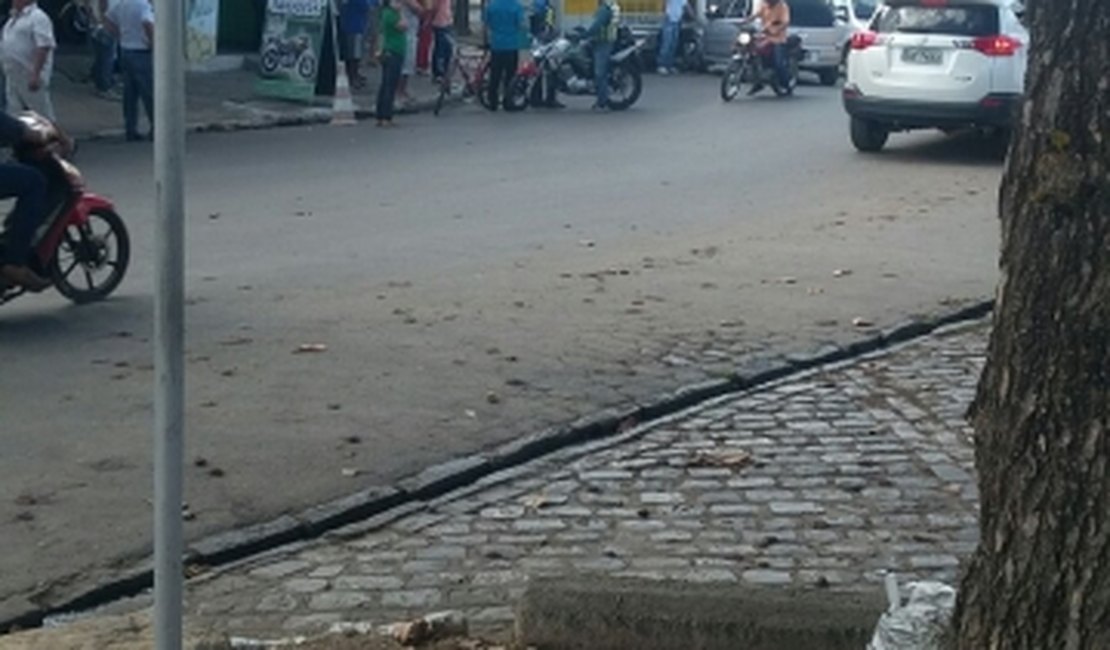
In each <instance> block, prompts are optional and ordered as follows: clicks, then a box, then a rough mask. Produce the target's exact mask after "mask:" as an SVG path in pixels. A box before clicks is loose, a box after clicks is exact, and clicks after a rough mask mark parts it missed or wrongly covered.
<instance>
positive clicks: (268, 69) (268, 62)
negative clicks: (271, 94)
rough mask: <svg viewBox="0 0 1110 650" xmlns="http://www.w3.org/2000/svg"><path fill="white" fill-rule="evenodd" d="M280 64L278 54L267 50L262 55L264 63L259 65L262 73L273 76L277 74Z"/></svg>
mask: <svg viewBox="0 0 1110 650" xmlns="http://www.w3.org/2000/svg"><path fill="white" fill-rule="evenodd" d="M279 63H280V61H279V60H278V55H277V52H274V51H273V50H266V51H265V52H263V53H262V61H261V62H259V65H260V66H261V67H262V72H265V73H266V74H272V73H274V72H277V69H278V64H279Z"/></svg>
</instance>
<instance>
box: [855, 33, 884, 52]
mask: <svg viewBox="0 0 1110 650" xmlns="http://www.w3.org/2000/svg"><path fill="white" fill-rule="evenodd" d="M878 42H879V35H878V34H876V33H875V32H856V33H855V34H852V49H853V50H866V49H867V48H869V47H871V46H872V45H875V44H876V43H878Z"/></svg>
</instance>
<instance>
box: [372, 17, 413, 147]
mask: <svg viewBox="0 0 1110 650" xmlns="http://www.w3.org/2000/svg"><path fill="white" fill-rule="evenodd" d="M395 1H397V0H382V3H381V4H382V11H381V25H382V31H381V38H380V39H379V42H380V43H381V51H380V52H379V53H378V63H379V65H380V66H381V70H382V79H381V85H379V86H378V105H377V111H376V117H377V118H378V126H393V103H394V100H395V99H396V95H397V87H398V86H399V85H400V83H401V68H402V66H403V65H404V62H405V56H406V55H407V51H408V43H407V41H410V40H412V39H411V38H406V34H405V32H407V31H408V29H409V25H410V23H408V22H407V21H406V20H405V17H404V15H403V14H402V13H401V12H400V11H398V10H397V9H396V8H395V7H394V6H393V3H394V2H395Z"/></svg>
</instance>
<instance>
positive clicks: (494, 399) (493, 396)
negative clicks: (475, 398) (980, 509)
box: [486, 390, 501, 404]
mask: <svg viewBox="0 0 1110 650" xmlns="http://www.w3.org/2000/svg"><path fill="white" fill-rule="evenodd" d="M486 401H487V402H489V403H490V404H500V403H501V396H500V395H498V394H497V393H495V392H493V391H492V390H491V391H489V392H488V393H486Z"/></svg>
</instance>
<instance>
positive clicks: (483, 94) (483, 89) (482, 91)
mask: <svg viewBox="0 0 1110 650" xmlns="http://www.w3.org/2000/svg"><path fill="white" fill-rule="evenodd" d="M476 92H477V93H478V103H479V104H480V105H481V106H482V108H484V109H486V110H487V111H488V110H490V105H489V79H487V78H485V77H482V80H481V81H479V82H478V90H477V91H476Z"/></svg>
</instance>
